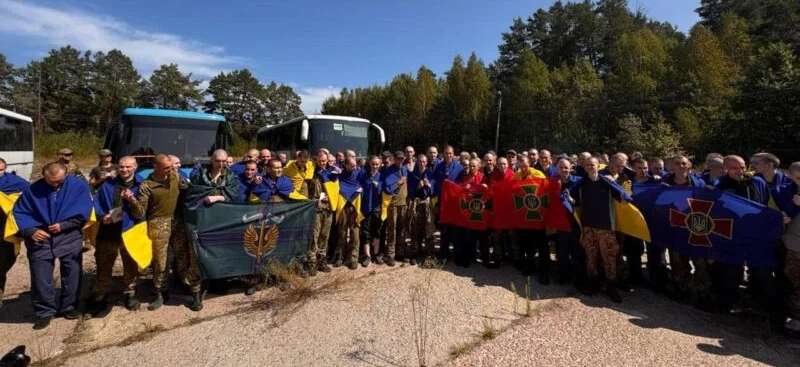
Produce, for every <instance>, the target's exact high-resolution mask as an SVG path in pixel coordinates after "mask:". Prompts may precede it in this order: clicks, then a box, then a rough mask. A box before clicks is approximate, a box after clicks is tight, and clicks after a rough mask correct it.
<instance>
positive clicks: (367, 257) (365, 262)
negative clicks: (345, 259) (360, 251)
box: [361, 256, 370, 268]
mask: <svg viewBox="0 0 800 367" xmlns="http://www.w3.org/2000/svg"><path fill="white" fill-rule="evenodd" d="M369 264H370V260H369V256H365V257H364V259H363V260H361V266H362V267H365V268H366V267H367V266H369Z"/></svg>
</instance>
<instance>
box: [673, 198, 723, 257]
mask: <svg viewBox="0 0 800 367" xmlns="http://www.w3.org/2000/svg"><path fill="white" fill-rule="evenodd" d="M687 200H688V201H689V213H682V212H680V211H677V210H675V209H670V210H669V222H670V224H671V225H672V227H676V228H686V229H687V230H688V231H689V244H690V245H693V246H702V247H711V239H710V238H709V236H710V235H711V234H715V235H717V236H720V237H723V238H725V239H731V238H732V237H733V219H714V218H712V217H711V208H713V207H714V202H713V201H708V200H698V199H687Z"/></svg>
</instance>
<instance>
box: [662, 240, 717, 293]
mask: <svg viewBox="0 0 800 367" xmlns="http://www.w3.org/2000/svg"><path fill="white" fill-rule="evenodd" d="M689 260H690V259H689V257H686V256H683V255H681V254H679V253H678V252H677V251H675V250H672V249H670V250H669V266H670V270H671V273H672V280H673V281H674V282H675V285H676V286H677V287H678V289H679V290H681V291H683V292H692V293H694V294H698V295H702V294H705V293H706V292H707V291H708V290H709V289H710V288H711V275H710V273H709V264H708V260H706V259H701V258H695V259H691V265H693V266H694V273H692V266H691V265H689Z"/></svg>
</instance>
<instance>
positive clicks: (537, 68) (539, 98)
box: [500, 50, 552, 149]
mask: <svg viewBox="0 0 800 367" xmlns="http://www.w3.org/2000/svg"><path fill="white" fill-rule="evenodd" d="M550 82H551V81H550V71H549V70H548V68H547V65H545V63H544V62H543V61H542V60H541V59H539V58H538V57H536V55H534V54H533V52H532V51H530V50H528V51H525V52H523V53H522V55H521V57H520V61H519V64H518V65H517V67H516V68H515V69H514V78H513V79H512V80H511V83H510V87H509V88H508V89H506V90H505V91H504V92H503V101H504V104H505V105H506V107H505V111H506V112H505V113H503V117H502V121H501V125H502V131H501V135H500V136H501V144H502V145H503V146H506V147H515V148H524V149H527V148H529V147H532V146H538V145H539V144H540V143H542V140H541V139H544V138H545V136H546V135H547V133H546V131H547V130H549V123H547V120H548V117H547V116H546V113H547V109H546V107H545V106H547V104H548V102H549V99H550V97H551V96H550V94H551V90H552V85H551V83H550Z"/></svg>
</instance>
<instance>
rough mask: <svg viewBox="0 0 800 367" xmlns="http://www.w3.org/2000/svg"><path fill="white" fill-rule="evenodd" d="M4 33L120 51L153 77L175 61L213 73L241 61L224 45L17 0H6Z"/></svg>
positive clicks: (198, 72)
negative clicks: (215, 44)
mask: <svg viewBox="0 0 800 367" xmlns="http://www.w3.org/2000/svg"><path fill="white" fill-rule="evenodd" d="M0 14H3V16H2V18H3V19H2V21H0V33H7V34H13V35H18V36H28V37H33V38H39V39H42V40H44V41H45V42H47V43H48V44H50V45H52V46H63V45H67V44H70V45H73V46H74V47H76V48H79V49H82V50H92V51H108V50H111V49H115V48H116V49H119V50H121V51H122V52H124V53H125V54H127V55H128V56H129V57H130V58H131V59H132V60H133V63H134V65H135V66H136V68H137V69H139V71H140V72H142V73H143V74H145V75H147V74H150V73H151V72H152V71H153V70H155V69H157V68H158V67H159V66H160V65H162V64H169V63H175V64H178V66H179V67H180V68H181V70H182V71H183V72H190V73H193V74H194V75H195V76H196V77H201V78H202V77H211V76H214V75H216V74H217V73H219V72H220V71H222V70H225V69H226V66H230V65H232V64H237V63H240V62H241V61H242V60H241V59H240V58H237V57H233V56H229V55H226V54H225V50H224V49H223V48H222V47H218V46H213V45H206V44H203V43H200V42H197V41H193V40H189V39H185V38H182V37H180V36H178V35H174V34H167V33H157V32H149V31H145V30H141V29H136V28H134V27H132V26H131V25H128V24H126V23H124V22H122V21H119V20H116V19H114V18H112V17H110V16H107V15H98V14H90V13H86V12H82V11H78V10H67V9H57V8H52V7H47V6H42V5H34V4H30V3H27V2H25V3H23V2H19V1H15V0H0Z"/></svg>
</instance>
